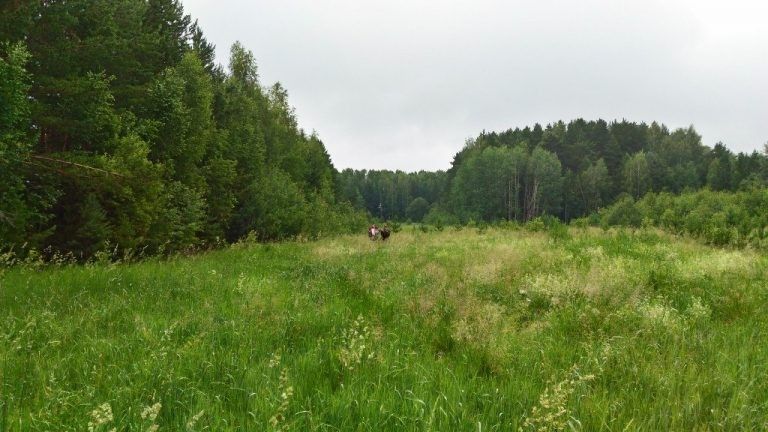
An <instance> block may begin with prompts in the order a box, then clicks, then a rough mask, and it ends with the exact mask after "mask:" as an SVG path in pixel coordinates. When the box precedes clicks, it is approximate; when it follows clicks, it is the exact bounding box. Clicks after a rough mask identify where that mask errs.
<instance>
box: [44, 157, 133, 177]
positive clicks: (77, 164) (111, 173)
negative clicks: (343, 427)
mask: <svg viewBox="0 0 768 432" xmlns="http://www.w3.org/2000/svg"><path fill="white" fill-rule="evenodd" d="M29 157H31V158H33V159H38V160H44V161H48V162H57V163H60V164H64V165H70V166H76V167H78V168H84V169H88V170H92V171H98V172H100V173H104V174H110V175H114V176H117V177H122V178H125V176H124V175H122V174H120V173H116V172H114V171H107V170H103V169H101V168H96V167H92V166H88V165H83V164H79V163H76V162H70V161H66V160H63V159H56V158H51V157H47V156H40V155H30V156H29Z"/></svg>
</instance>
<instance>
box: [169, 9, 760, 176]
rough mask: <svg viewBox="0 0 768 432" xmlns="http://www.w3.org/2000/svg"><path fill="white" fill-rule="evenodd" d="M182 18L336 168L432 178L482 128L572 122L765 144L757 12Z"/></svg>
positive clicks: (303, 13)
mask: <svg viewBox="0 0 768 432" xmlns="http://www.w3.org/2000/svg"><path fill="white" fill-rule="evenodd" d="M184 5H185V9H186V10H187V12H188V13H191V14H192V15H193V17H194V18H197V19H199V21H200V24H201V26H202V27H203V30H204V31H205V33H206V35H207V37H208V38H209V40H211V41H212V42H213V43H215V44H216V45H217V48H218V49H217V51H218V56H219V61H220V62H221V63H223V64H226V62H227V55H228V46H229V45H230V44H231V43H232V42H234V41H235V40H240V41H241V42H243V44H244V45H245V46H246V47H248V48H249V49H251V50H252V51H253V52H254V54H255V55H256V58H257V61H258V64H259V68H260V74H261V80H262V82H263V83H265V84H270V83H272V82H274V81H281V82H282V83H283V84H284V85H285V87H286V88H287V89H288V91H289V93H290V101H291V103H292V104H293V105H294V106H295V107H296V111H297V115H298V118H299V123H300V125H301V126H302V127H303V128H305V129H306V130H308V131H311V130H316V131H317V132H318V134H319V135H320V137H321V138H322V139H323V141H324V142H325V144H326V146H327V148H328V151H329V153H330V154H331V157H332V159H333V161H334V164H335V165H336V166H337V168H346V167H353V168H369V169H382V168H388V169H404V170H409V171H413V170H419V169H428V170H434V169H446V168H448V167H449V165H450V162H451V160H452V156H453V154H454V153H455V152H457V151H458V150H460V149H461V147H462V145H463V142H464V140H465V139H466V138H468V137H471V136H475V135H477V133H479V132H480V131H481V130H483V129H485V130H503V129H507V128H510V127H517V126H521V127H523V126H526V125H532V124H533V123H534V122H541V123H545V124H546V123H548V122H552V121H556V120H560V119H563V120H566V121H568V120H570V119H573V118H576V117H583V118H587V119H592V118H597V117H601V118H604V119H607V120H611V119H621V118H627V119H629V120H635V121H652V120H658V121H662V122H665V123H666V124H668V125H669V126H670V127H686V126H688V125H690V124H694V125H695V126H696V128H697V130H698V131H699V133H701V134H702V135H703V137H704V142H705V144H708V145H714V143H715V142H717V141H723V142H725V143H726V145H728V146H729V147H730V148H731V149H733V150H735V151H751V150H753V149H757V148H760V147H761V146H762V143H763V142H765V141H766V140H768V130H766V128H768V126H766V122H765V119H766V118H768V104H766V103H765V102H764V101H766V100H768V84H767V83H766V80H765V78H764V77H765V76H768V55H766V54H768V33H767V32H766V30H764V26H762V23H761V19H760V18H759V17H760V16H765V15H766V13H768V9H766V6H764V5H762V4H761V3H759V2H748V1H733V2H729V3H728V5H725V6H724V5H723V4H721V2H707V1H698V2H696V1H692V0H679V1H658V0H653V1H623V2H616V1H597V0H586V1H578V2H555V1H537V2H533V1H512V2H504V1H494V0H476V1H446V2H436V1H424V0H411V1H405V0H391V1H387V2H381V1H380V2H369V1H342V0H329V1H312V0H285V1H279V2H278V1H275V2H268V1H246V0H216V1H206V0H184ZM761 14H762V15H761ZM383 154H386V157H378V155H383Z"/></svg>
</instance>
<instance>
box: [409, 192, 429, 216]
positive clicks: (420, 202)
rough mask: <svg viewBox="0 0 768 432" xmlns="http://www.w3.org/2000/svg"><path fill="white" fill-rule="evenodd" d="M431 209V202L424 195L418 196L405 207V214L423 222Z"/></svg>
mask: <svg viewBox="0 0 768 432" xmlns="http://www.w3.org/2000/svg"><path fill="white" fill-rule="evenodd" d="M428 211H429V203H428V202H427V200H425V199H424V198H422V197H418V198H416V199H414V200H413V201H411V203H410V204H408V208H406V209H405V216H406V217H407V218H408V219H410V220H412V221H414V222H421V220H422V219H424V216H426V215H427V212H428Z"/></svg>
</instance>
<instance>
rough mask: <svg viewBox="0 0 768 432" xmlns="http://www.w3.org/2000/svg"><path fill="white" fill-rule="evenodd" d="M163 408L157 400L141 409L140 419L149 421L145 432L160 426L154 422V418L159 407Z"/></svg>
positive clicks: (155, 418) (157, 413)
mask: <svg viewBox="0 0 768 432" xmlns="http://www.w3.org/2000/svg"><path fill="white" fill-rule="evenodd" d="M162 408H163V405H162V404H161V403H160V402H158V403H156V404H154V405H151V406H148V407H144V409H143V410H142V411H141V419H142V420H144V421H146V422H149V427H147V432H155V431H157V429H159V428H160V426H159V425H158V424H157V423H155V420H157V416H158V415H159V414H160V409H162Z"/></svg>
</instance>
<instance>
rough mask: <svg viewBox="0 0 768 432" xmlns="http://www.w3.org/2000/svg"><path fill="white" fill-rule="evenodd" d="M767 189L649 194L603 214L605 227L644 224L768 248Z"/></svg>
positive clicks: (721, 243)
mask: <svg viewBox="0 0 768 432" xmlns="http://www.w3.org/2000/svg"><path fill="white" fill-rule="evenodd" d="M766 209H768V189H765V188H755V189H750V190H744V191H739V192H713V191H710V190H706V189H703V190H700V191H697V192H691V193H685V194H682V195H672V194H669V193H665V192H662V193H649V194H647V195H645V196H644V197H643V198H642V199H640V200H638V201H637V202H634V201H633V200H632V199H631V198H629V197H625V198H624V199H622V200H620V201H618V202H617V203H615V204H614V205H612V206H611V207H609V208H606V209H604V211H602V212H601V215H600V216H601V219H602V223H603V224H605V225H606V226H611V225H625V226H638V225H639V224H640V223H641V222H642V223H647V224H650V225H654V226H658V227H661V228H664V229H667V230H670V231H672V232H674V233H677V234H686V235H691V236H693V237H697V238H700V239H702V240H704V241H706V242H707V243H710V244H713V245H717V246H724V245H733V246H740V247H743V246H752V247H755V248H761V249H762V248H765V247H768V212H766Z"/></svg>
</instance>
